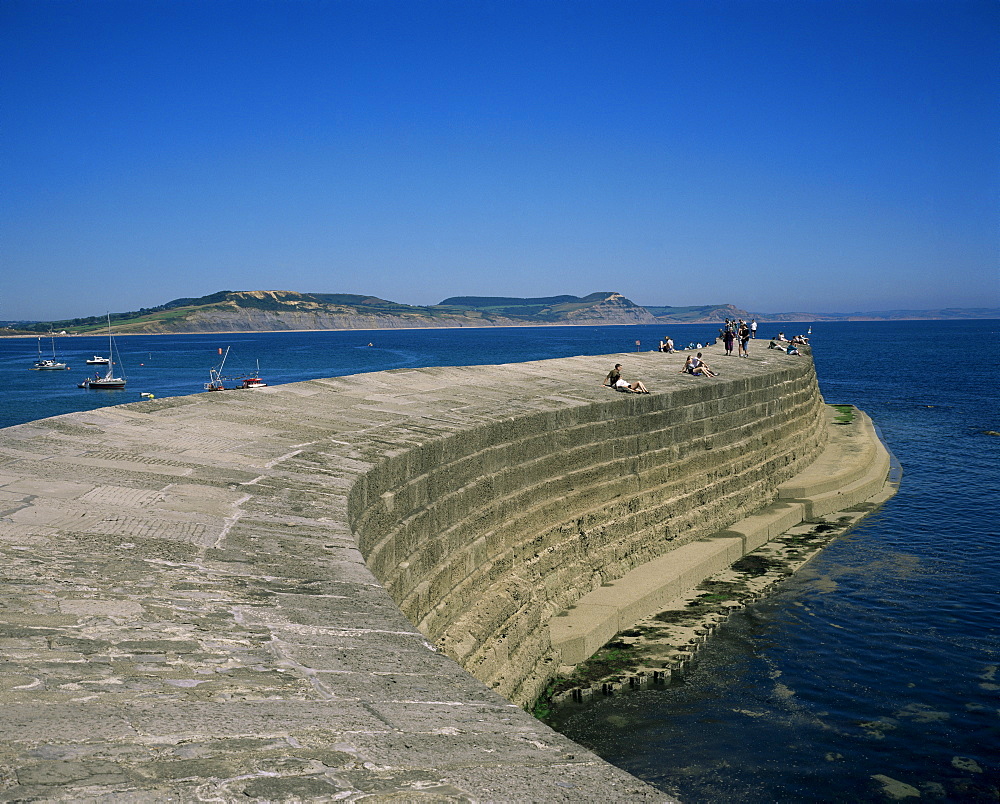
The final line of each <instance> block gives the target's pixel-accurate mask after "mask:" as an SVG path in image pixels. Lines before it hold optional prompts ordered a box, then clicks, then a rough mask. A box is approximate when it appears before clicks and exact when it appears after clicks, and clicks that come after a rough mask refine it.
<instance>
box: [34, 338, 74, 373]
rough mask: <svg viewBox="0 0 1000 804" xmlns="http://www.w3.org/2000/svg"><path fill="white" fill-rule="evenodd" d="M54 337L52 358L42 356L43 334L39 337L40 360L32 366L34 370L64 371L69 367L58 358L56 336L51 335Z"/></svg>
mask: <svg viewBox="0 0 1000 804" xmlns="http://www.w3.org/2000/svg"><path fill="white" fill-rule="evenodd" d="M49 337H50V338H51V339H52V358H51V359H49V358H47V357H42V339H41V336H39V338H38V360H36V361H35V365H34V366H32V367H31V368H32V371H62V370H63V369H68V368H69V366H67V365H66V364H65V363H62V362H60V361H58V360H56V339H55V337H54V336H52V335H50V336H49Z"/></svg>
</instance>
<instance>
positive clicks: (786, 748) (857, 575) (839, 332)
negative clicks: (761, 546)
mask: <svg viewBox="0 0 1000 804" xmlns="http://www.w3.org/2000/svg"><path fill="white" fill-rule="evenodd" d="M806 326H807V325H806V324H800V325H794V324H785V323H782V324H780V325H770V324H765V325H763V326H762V328H761V331H760V334H761V336H762V337H763V336H770V335H773V334H775V333H776V332H777V331H779V330H782V331H784V332H786V333H788V334H792V333H797V332H804V331H805V329H806ZM812 329H813V331H812V344H813V353H814V359H815V361H816V367H817V373H818V375H819V382H820V389H821V391H822V393H823V395H824V397H825V398H826V400H827V401H828V402H850V403H854V404H856V405H858V406H859V407H861V408H862V409H864V410H865V411H867V412H868V413H869V414H870V415H871V416H872V418H873V419H874V420H875V422H876V423H877V424H878V425H879V427H880V429H881V432H882V434H883V437H884V439H885V441H886V443H887V445H888V446H889V448H890V449H891V450H892V451H893V453H894V454H895V456H896V458H897V459H898V460H899V462H900V463H901V464H902V467H903V477H902V483H901V486H900V490H899V493H898V494H897V495H896V496H895V497H893V498H892V499H891V500H889V501H888V502H887V503H886V504H885V505H884V506H883V507H882V508H881V509H880V510H879V511H878V512H876V513H875V514H873V515H872V516H870V517H869V518H867V519H865V520H863V521H862V522H861V523H860V524H859V525H858V526H856V527H855V528H854V529H853V530H851V531H850V532H849V533H848V534H846V535H845V536H843V537H842V538H840V539H839V540H837V541H835V542H833V543H832V544H831V545H830V546H828V547H827V548H826V549H825V550H824V551H823V552H822V553H820V555H819V556H817V557H816V558H814V559H813V560H812V561H811V562H810V563H809V564H807V565H806V567H805V568H803V569H802V570H801V571H800V572H799V573H797V575H796V576H794V577H793V578H792V579H791V580H790V581H788V582H786V583H785V584H783V585H782V586H781V587H780V588H779V589H778V590H777V591H776V593H775V594H773V595H772V596H770V597H769V598H768V599H766V600H765V601H763V602H761V603H758V604H756V605H754V606H752V607H751V608H749V609H747V610H745V611H743V612H742V613H740V614H737V615H736V616H734V617H733V618H732V619H731V620H730V622H729V623H728V624H727V625H726V626H725V627H724V628H723V629H721V631H720V632H719V633H718V634H717V635H716V636H715V637H713V639H712V640H711V641H710V643H709V644H708V647H707V648H706V649H705V650H704V651H703V652H702V653H701V654H699V659H698V661H697V662H696V664H695V667H694V670H693V671H692V672H691V673H690V674H689V675H688V676H687V677H686V678H685V679H683V681H681V682H680V683H677V684H673V685H671V686H669V687H665V688H654V689H648V690H642V691H637V692H629V693H625V694H621V695H616V696H614V697H610V698H606V699H601V700H598V701H596V702H594V703H591V704H587V705H586V706H582V707H579V708H575V709H572V708H571V709H565V710H561V711H560V713H559V714H558V716H557V718H556V720H555V722H554V725H556V726H557V727H558V728H560V729H561V730H562V731H564V732H565V733H566V734H568V735H569V736H570V737H572V738H574V739H575V740H578V741H579V742H581V743H583V744H585V745H587V746H589V747H591V748H592V749H594V750H595V751H597V752H598V753H599V754H601V755H602V756H604V757H605V758H607V759H608V760H610V761H611V762H614V763H615V764H617V765H620V766H621V767H623V768H626V769H627V770H629V771H631V772H632V773H634V774H636V775H638V776H640V777H642V778H643V779H645V780H647V781H649V782H651V783H652V784H655V785H657V786H659V787H661V788H662V789H664V790H667V791H670V792H672V793H675V794H676V795H678V796H679V797H680V798H681V800H682V801H684V802H686V804H694V803H695V802H733V803H734V804H736V803H737V802H772V801H810V802H813V801H817V802H821V801H831V802H844V801H851V802H853V801H880V800H897V799H898V798H900V797H903V798H907V797H915V796H916V794H920V796H921V797H922V798H923V799H925V800H932V801H956V802H966V801H971V802H977V801H984V802H985V801H992V802H996V801H997V787H998V784H1000V781H998V779H1000V669H998V668H1000V638H998V636H1000V527H998V518H1000V516H998V510H1000V436H997V435H995V433H997V432H1000V412H998V404H997V395H998V393H1000V383H998V380H1000V358H998V356H997V353H996V350H995V343H996V341H997V335H998V330H1000V322H997V321H973V322H959V321H929V322H851V323H818V324H813V325H812ZM717 330H718V328H717V327H716V326H712V325H669V326H662V325H661V326H657V327H645V326H644V327H524V328H512V329H447V330H379V331H370V332H356V331H352V332H295V333H266V334H239V335H220V334H212V335H188V336H167V335H161V336H129V337H122V338H118V339H117V343H118V346H119V348H120V350H121V361H120V364H119V366H116V373H118V371H117V369H118V368H119V367H120V368H121V369H123V370H124V372H125V373H126V375H127V377H128V389H127V390H125V391H88V390H84V389H79V388H77V387H76V383H77V382H79V380H81V379H83V377H85V376H87V374H88V373H91V374H92V373H93V371H94V369H93V368H92V367H87V366H86V365H85V364H84V360H85V358H86V357H89V356H90V355H92V354H94V353H101V354H103V353H105V352H106V351H107V339H106V338H103V339H102V338H100V337H93V338H89V337H88V338H57V339H56V349H57V352H58V354H59V356H60V358H61V359H65V360H66V361H67V362H69V363H70V365H71V366H72V370H71V371H62V372H59V371H55V372H37V371H31V370H30V367H31V365H32V363H33V361H34V360H35V357H36V347H35V340H34V339H0V367H2V368H3V370H4V376H6V377H7V378H8V380H9V381H8V382H7V383H5V384H4V386H3V387H2V388H0V425H3V426H8V425H11V424H18V423H22V422H26V421H30V420H32V419H36V418H41V417H44V416H52V415H57V414H60V413H68V412H72V411H76V410H87V409H91V408H94V407H99V406H103V405H108V404H118V403H120V402H126V401H135V400H137V399H138V398H139V393H140V392H143V391H145V392H150V393H155V394H156V396H169V395H179V394H188V393H195V392H200V391H201V389H202V384H203V382H204V381H206V380H208V370H209V368H210V367H211V366H213V365H217V364H218V363H219V361H220V360H221V356H220V354H219V350H220V349H221V350H225V348H226V347H231V349H230V353H229V357H228V359H227V363H226V368H225V371H224V373H226V374H239V373H247V372H252V371H253V370H254V369H255V368H256V365H257V362H258V361H259V364H260V371H261V376H262V377H263V378H264V379H265V380H266V381H268V382H269V383H271V384H277V383H282V382H292V381H296V380H304V379H310V378H314V377H324V376H337V375H347V374H355V373H360V372H365V371H378V370H384V369H392V368H405V367H415V366H430V365H467V364H485V363H508V362H518V361H524V360H536V359H543V358H551V357H565V356H570V355H603V354H610V353H620V352H630V351H634V350H635V349H637V348H640V349H643V350H648V349H649V348H655V346H656V343H657V341H658V340H659V339H660V338H662V337H663V336H664V335H666V334H670V335H672V336H673V338H674V340H675V341H676V342H678V343H683V344H687V343H698V342H707V341H708V340H710V339H711V338H713V337H714V335H715V334H716V333H717ZM636 341H639V342H640V345H639V346H638V347H637V346H636V344H635V342H636ZM761 348H765V347H764V345H763V344H761V343H760V342H759V341H758V343H757V344H755V345H753V346H752V347H751V354H753V353H754V352H755V351H756V350H759V349H761ZM725 359H727V358H717V360H725ZM728 359H733V360H736V359H738V358H735V357H734V358H728ZM606 363H607V361H601V360H595V365H594V377H593V379H594V381H595V382H600V381H601V379H602V378H603V376H604V373H606V369H607V368H608V366H606ZM719 367H720V368H722V369H723V370H724V363H720V366H719ZM97 369H98V370H101V371H102V372H103V371H104V369H103V368H101V367H97ZM11 380H13V381H11Z"/></svg>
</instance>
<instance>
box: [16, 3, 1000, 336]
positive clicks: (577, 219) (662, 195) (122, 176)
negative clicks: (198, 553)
mask: <svg viewBox="0 0 1000 804" xmlns="http://www.w3.org/2000/svg"><path fill="white" fill-rule="evenodd" d="M0 37H2V40H0V41H2V47H0V76H2V81H0V123H2V125H0V266H2V268H0V270H2V282H0V285H2V287H0V290H2V293H0V319H22V318H23V319H54V318H62V317H74V316H84V315H93V314H100V313H102V312H104V311H105V310H109V309H110V310H111V311H124V310H130V309H138V308H139V307H150V306H154V305H157V304H162V303H164V302H166V301H169V300H171V299H175V298H178V297H182V296H200V295H204V294H207V293H212V292H214V291H217V290H224V289H226V290H262V289H263V290H277V289H282V290H298V291H305V292H325V293H364V294H372V295H376V296H381V297H383V298H387V299H392V300H394V301H400V302H405V303H409V304H434V303H436V302H438V301H441V300H442V299H443V298H445V297H447V296H451V295H468V294H475V295H510V296H543V295H555V294H563V293H570V294H575V295H584V294H586V293H590V292H593V291H597V290H616V291H619V292H621V293H624V294H625V295H626V296H628V297H629V298H631V299H633V300H634V301H636V302H638V303H640V304H649V305H691V304H712V303H724V302H731V303H733V304H737V305H739V306H741V307H744V308H747V309H750V310H754V311H765V312H779V311H791V310H798V311H817V312H834V311H840V312H845V311H856V310H881V309H890V308H907V309H918V308H936V307H942V306H962V307H979V306H1000V274H998V255H1000V236H998V223H1000V216H998V198H1000V138H998V132H1000V100H998V97H1000V3H998V2H996V0H878V1H870V0H863V1H859V2H852V0H728V1H727V2H714V1H713V0H684V1H683V2H674V1H672V0H651V1H649V2H647V1H646V0H527V1H522V0H332V1H330V2H315V1H314V0H267V1H265V0H240V2H229V1H228V0H195V1H194V2H187V1H185V0H170V2H163V1H161V0H3V2H2V3H0Z"/></svg>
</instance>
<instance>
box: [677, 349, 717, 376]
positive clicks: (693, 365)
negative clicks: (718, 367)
mask: <svg viewBox="0 0 1000 804" xmlns="http://www.w3.org/2000/svg"><path fill="white" fill-rule="evenodd" d="M680 373H681V374H692V375H694V376H695V377H716V376H718V375H717V374H716V373H715V372H714V371H712V370H711V369H710V368H709V367H708V363H706V362H705V361H704V360H702V359H701V352H698V355H697V357H692V356H691V355H688V358H687V360H685V361H684V368H682V369H681V372H680Z"/></svg>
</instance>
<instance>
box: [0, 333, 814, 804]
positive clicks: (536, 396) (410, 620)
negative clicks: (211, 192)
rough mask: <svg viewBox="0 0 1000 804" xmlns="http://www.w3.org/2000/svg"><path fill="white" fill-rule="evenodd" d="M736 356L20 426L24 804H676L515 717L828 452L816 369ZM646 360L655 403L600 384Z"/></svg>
mask: <svg viewBox="0 0 1000 804" xmlns="http://www.w3.org/2000/svg"><path fill="white" fill-rule="evenodd" d="M706 353H707V356H708V358H709V360H710V362H712V363H718V364H719V365H718V366H717V368H719V369H721V376H720V377H718V378H714V379H710V378H696V377H691V376H689V375H685V374H681V373H679V371H678V369H679V368H680V366H681V364H682V362H683V355H679V354H678V355H664V354H659V353H644V354H622V355H607V356H602V357H573V358H566V359H561V360H547V361H537V362H531V363H521V364H513V365H503V366H478V367H475V366H474V367H452V368H426V369H405V370H394V371H387V372H379V373H375V374H366V375H357V376H352V377H339V378H329V379H320V380H313V381H309V382H301V383H294V384H289V385H283V386H275V387H270V388H264V389H259V390H253V391H227V392H225V393H213V394H207V393H202V394H195V395H192V396H188V397H178V398H170V399H157V400H151V401H143V402H135V403H132V404H127V405H120V406H116V407H110V408H101V409H98V410H93V411H87V412H82V413H75V414H70V415H65V416H58V417H54V418H51V419H43V420H39V421H36V422H31V423H29V424H24V425H19V426H17V427H11V428H6V429H4V430H0V566H3V568H4V570H3V581H2V583H0V723H2V724H3V727H4V728H3V734H2V736H0V798H2V799H3V800H44V801H78V800H122V801H126V800H127V801H139V800H166V799H168V798H176V799H178V800H213V801H236V800H240V801H246V800H252V801H254V800H259V801H286V800H287V801H292V800H311V801H324V800H329V801H333V800H362V799H367V800H372V801H379V800H406V801H410V800H416V799H424V798H426V799H428V800H434V801H444V800H448V801H546V802H549V801H565V802H570V801H572V802H580V801H595V802H596V801H601V802H604V801H665V800H668V797H667V796H665V795H664V794H663V793H661V792H659V791H656V790H654V789H653V788H651V787H650V786H648V785H646V784H644V783H643V782H641V781H639V780H637V779H635V778H634V777H632V776H630V775H629V774H627V773H625V772H624V771H622V770H620V769H618V768H615V767H613V766H611V765H609V764H607V763H605V762H604V761H602V760H601V759H599V758H598V757H596V756H595V755H593V754H592V753H590V752H589V751H587V750H586V749H584V748H582V747H581V746H578V745H576V744H574V743H573V742H572V741H570V740H568V739H567V738H565V737H563V736H562V735H560V734H557V733H555V732H553V731H552V730H551V729H549V728H548V727H547V726H545V725H544V724H542V723H541V722H539V721H537V720H535V719H534V718H533V717H531V716H530V715H529V714H528V713H527V712H525V711H523V709H522V708H520V706H517V705H515V704H514V703H512V701H513V702H516V704H519V705H521V706H523V705H525V704H528V703H529V702H530V701H531V700H532V698H533V697H534V695H535V694H536V692H537V691H538V690H539V689H540V688H541V686H542V685H543V684H544V682H545V680H546V679H547V678H548V677H549V676H550V675H551V674H552V673H554V672H555V669H556V667H557V666H558V664H559V663H560V661H561V658H560V655H559V649H557V648H555V647H553V640H552V636H551V628H550V621H551V620H552V619H553V618H554V617H556V616H557V615H559V614H561V613H565V612H564V610H565V609H567V608H569V607H572V606H573V605H574V603H575V601H577V600H579V599H580V598H581V597H582V596H584V595H586V594H588V593H591V592H593V591H594V590H603V591H607V590H608V589H609V588H610V587H608V586H607V585H608V584H611V583H613V582H614V580H615V579H620V578H622V576H624V575H625V574H626V573H627V572H629V571H630V570H632V569H634V568H636V567H639V566H642V565H644V564H645V562H649V561H650V560H652V559H657V560H661V561H662V560H665V559H666V558H669V555H670V551H671V550H674V549H679V548H680V547H681V546H683V545H685V544H688V543H691V542H692V540H697V539H699V538H702V537H703V536H705V535H706V534H711V533H713V532H717V531H719V530H721V529H724V528H726V527H727V526H728V525H730V524H731V523H733V522H735V521H736V520H737V519H739V518H740V517H742V516H744V515H746V514H748V513H751V512H753V511H754V510H756V509H757V508H759V507H761V506H762V505H765V504H767V503H769V502H773V501H774V500H775V497H776V495H777V493H778V492H777V488H778V485H779V484H780V483H782V482H783V481H786V480H788V479H789V478H791V477H792V476H793V475H794V474H795V473H796V472H797V471H798V470H799V469H801V467H803V466H804V465H806V464H808V463H809V462H810V461H811V460H813V459H814V457H815V456H816V455H817V454H818V453H819V452H820V450H821V449H822V447H823V445H824V442H825V440H826V438H827V435H826V434H827V428H826V426H825V421H826V420H825V418H824V416H823V415H822V409H823V405H822V400H821V398H820V395H819V392H818V389H817V385H816V377H815V374H814V371H813V365H812V362H811V360H810V359H809V358H808V357H807V356H804V357H791V356H787V355H785V354H783V353H778V352H769V351H767V350H763V349H761V350H759V351H758V352H757V353H756V354H755V355H754V357H753V358H752V359H750V360H745V359H743V360H740V359H737V358H724V357H722V355H721V354H719V352H718V351H713V350H711V349H708V350H706ZM615 362H621V363H623V364H624V365H625V374H626V376H627V377H629V378H630V379H631V378H641V379H642V380H643V381H644V382H645V383H646V384H647V385H648V386H649V388H650V389H651V390H652V391H653V393H652V394H650V395H648V396H645V395H643V396H637V395H630V394H624V393H619V392H615V391H613V390H610V389H608V388H604V387H601V381H602V379H603V377H604V376H605V374H606V373H607V371H608V370H609V369H610V368H611V366H612V365H613V364H614V363H615ZM135 390H136V391H139V390H141V389H135ZM129 393H130V394H131V393H132V391H131V390H130V391H129ZM563 619H565V618H563ZM583 642H586V640H581V639H576V643H581V644H582V643H583ZM463 668H465V669H463Z"/></svg>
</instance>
